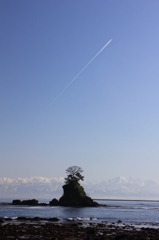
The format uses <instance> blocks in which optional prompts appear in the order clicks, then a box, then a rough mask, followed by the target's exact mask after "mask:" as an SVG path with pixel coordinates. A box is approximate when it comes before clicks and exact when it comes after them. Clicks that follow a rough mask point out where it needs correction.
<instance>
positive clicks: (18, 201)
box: [12, 199, 22, 205]
mask: <svg viewBox="0 0 159 240" xmlns="http://www.w3.org/2000/svg"><path fill="white" fill-rule="evenodd" d="M21 203H22V202H21V200H19V199H16V200H13V201H12V205H21Z"/></svg>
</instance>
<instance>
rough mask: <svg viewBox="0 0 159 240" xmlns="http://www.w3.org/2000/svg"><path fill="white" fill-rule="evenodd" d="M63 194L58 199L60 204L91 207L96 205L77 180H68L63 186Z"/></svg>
mask: <svg viewBox="0 0 159 240" xmlns="http://www.w3.org/2000/svg"><path fill="white" fill-rule="evenodd" d="M63 191H64V193H63V196H62V197H61V198H60V199H59V205H61V206H75V207H93V206H98V203H96V202H94V201H93V200H92V199H91V198H90V197H88V196H87V195H86V193H85V191H84V189H83V187H82V186H81V185H80V184H79V183H78V182H70V183H68V184H66V185H64V186H63Z"/></svg>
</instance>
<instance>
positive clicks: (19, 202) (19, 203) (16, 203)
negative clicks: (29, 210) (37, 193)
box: [12, 199, 38, 206]
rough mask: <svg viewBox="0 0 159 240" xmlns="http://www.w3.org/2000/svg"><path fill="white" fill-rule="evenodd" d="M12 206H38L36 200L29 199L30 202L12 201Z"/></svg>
mask: <svg viewBox="0 0 159 240" xmlns="http://www.w3.org/2000/svg"><path fill="white" fill-rule="evenodd" d="M12 205H29V206H36V205H38V200H36V199H31V200H23V201H21V200H18V199H16V200H13V201H12Z"/></svg>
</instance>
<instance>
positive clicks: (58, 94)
mask: <svg viewBox="0 0 159 240" xmlns="http://www.w3.org/2000/svg"><path fill="white" fill-rule="evenodd" d="M111 41H112V39H110V40H109V42H107V43H106V44H105V45H104V47H102V48H101V50H100V51H99V52H98V53H97V54H96V55H95V56H94V57H93V58H92V59H91V60H90V61H89V62H88V63H87V64H86V66H85V67H84V68H82V70H81V71H80V72H79V73H78V74H77V75H76V76H75V77H74V78H73V79H72V80H71V81H70V82H69V83H68V84H67V85H66V86H65V87H64V89H63V90H62V91H61V92H60V93H59V94H58V95H57V96H56V97H55V98H54V100H53V101H52V103H51V104H50V106H51V105H52V104H53V103H54V102H55V101H56V100H57V99H58V98H59V97H60V96H61V94H62V93H63V92H64V91H66V89H67V88H68V87H69V86H70V85H71V84H72V83H73V82H74V81H75V79H76V78H78V77H79V75H81V73H82V72H83V71H84V70H85V69H86V68H87V67H88V66H89V64H91V62H93V60H94V59H95V58H96V57H97V56H98V55H99V54H100V53H101V52H102V51H103V50H104V49H105V48H106V47H107V46H108V44H109V43H110V42H111Z"/></svg>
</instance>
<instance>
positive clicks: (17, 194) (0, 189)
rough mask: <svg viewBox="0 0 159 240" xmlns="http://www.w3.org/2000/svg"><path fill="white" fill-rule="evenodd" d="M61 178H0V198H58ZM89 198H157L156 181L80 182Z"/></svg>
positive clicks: (116, 180)
mask: <svg viewBox="0 0 159 240" xmlns="http://www.w3.org/2000/svg"><path fill="white" fill-rule="evenodd" d="M63 184H64V178H59V179H57V178H44V177H31V178H17V179H11V178H0V198H1V199H2V198H11V199H15V198H20V199H23V198H27V199H28V198H37V199H50V200H51V199H52V198H54V197H56V198H59V197H60V196H61V195H62V193H63V189H62V185H63ZM81 185H83V187H84V189H85V192H86V193H87V194H88V195H89V196H91V197H92V198H107V199H115V198H116V199H159V183H158V182H155V181H153V180H144V179H139V178H132V177H130V178H124V177H116V178H112V179H109V180H103V181H98V182H91V181H87V180H85V181H84V182H81Z"/></svg>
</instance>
